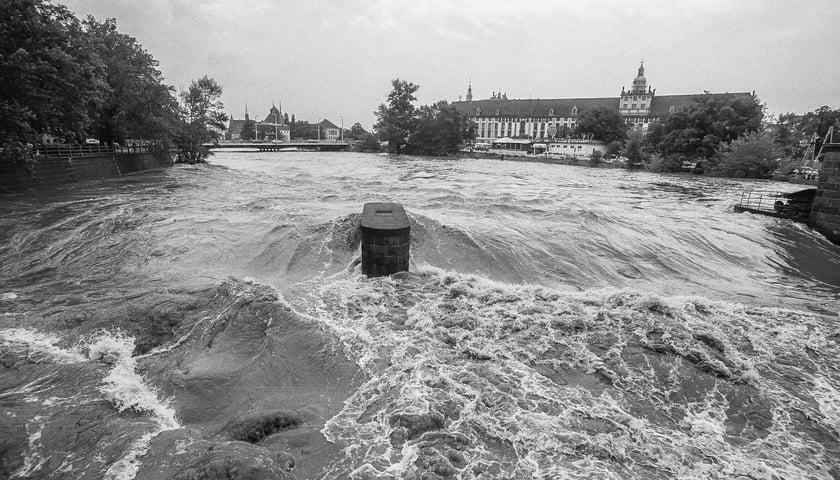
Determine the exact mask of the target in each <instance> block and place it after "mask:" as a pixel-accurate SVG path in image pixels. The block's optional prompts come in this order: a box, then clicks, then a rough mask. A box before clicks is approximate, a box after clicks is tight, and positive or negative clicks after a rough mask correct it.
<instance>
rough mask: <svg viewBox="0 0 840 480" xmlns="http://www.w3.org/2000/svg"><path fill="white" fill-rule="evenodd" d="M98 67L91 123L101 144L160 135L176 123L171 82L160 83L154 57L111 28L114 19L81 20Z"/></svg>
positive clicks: (175, 107)
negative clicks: (99, 90) (98, 92)
mask: <svg viewBox="0 0 840 480" xmlns="http://www.w3.org/2000/svg"><path fill="white" fill-rule="evenodd" d="M84 26H85V28H86V30H87V32H88V34H89V37H90V41H91V44H92V47H93V49H94V51H95V53H96V55H97V57H98V59H99V61H100V65H101V67H102V70H103V80H104V87H105V88H104V89H103V95H102V101H101V103H100V104H99V105H98V106H97V108H96V115H95V117H94V118H95V120H94V124H93V128H92V132H93V133H94V135H95V136H96V137H97V138H98V139H99V140H101V141H103V142H105V143H113V142H124V141H125V139H126V138H155V139H160V138H161V137H163V136H167V135H168V134H169V132H171V130H172V128H173V126H174V125H175V123H176V122H177V112H178V110H177V102H176V100H175V96H174V90H173V88H172V87H170V86H168V85H164V84H163V74H161V72H160V71H159V70H158V69H157V66H158V62H157V60H155V59H154V58H153V57H152V56H151V55H150V54H149V53H148V52H147V51H146V50H144V49H143V47H142V46H141V45H140V44H139V43H137V41H136V40H135V39H134V38H133V37H130V36H128V35H126V34H123V33H120V32H119V31H117V24H116V21H115V20H114V19H112V18H111V19H107V20H105V21H104V22H98V21H96V19H94V18H93V17H88V18H87V20H85V21H84Z"/></svg>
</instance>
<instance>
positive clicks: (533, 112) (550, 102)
mask: <svg viewBox="0 0 840 480" xmlns="http://www.w3.org/2000/svg"><path fill="white" fill-rule="evenodd" d="M703 95H704V94H689V95H654V97H653V100H652V101H651V108H650V116H651V117H663V116H665V115H667V114H668V113H670V111H671V107H674V110H678V109H680V108H684V107H686V106H688V105H690V104H691V103H692V102H693V101H694V100H695V99H697V98H698V97H701V96H703ZM711 95H715V96H724V95H734V96H738V97H752V94H750V93H746V92H738V93H713V94H711ZM620 100H621V99H620V98H619V97H611V98H557V99H540V98H538V99H528V100H516V99H514V100H507V99H496V98H491V99H485V100H473V101H471V102H452V106H454V107H455V108H456V109H458V111H459V112H461V113H463V114H464V115H467V116H469V117H474V116H482V117H494V116H497V115H498V116H509V117H550V116H554V117H571V116H573V115H572V110H573V109H574V108H575V107H577V115H581V114H582V113H584V112H586V111H589V110H593V109H595V108H609V109H611V110H615V111H618V109H619V103H620ZM478 109H481V114H480V115H479V114H477V113H476V112H477V111H478ZM552 110H553V114H552V113H551V112H552ZM497 111H498V112H499V113H498V114H497V113H496V112H497Z"/></svg>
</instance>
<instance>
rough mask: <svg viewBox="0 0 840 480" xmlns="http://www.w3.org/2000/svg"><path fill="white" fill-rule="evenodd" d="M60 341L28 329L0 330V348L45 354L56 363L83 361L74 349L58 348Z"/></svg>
mask: <svg viewBox="0 0 840 480" xmlns="http://www.w3.org/2000/svg"><path fill="white" fill-rule="evenodd" d="M61 341H62V339H61V338H60V337H58V336H57V335H52V334H49V333H44V332H39V331H37V330H33V329H29V328H7V329H3V330H0V346H2V347H4V348H24V349H26V350H27V351H28V352H30V355H31V354H33V353H37V354H45V355H48V356H50V357H51V358H53V359H54V360H55V361H56V362H58V363H76V362H81V361H84V360H85V357H84V355H82V354H81V353H80V352H79V351H78V350H77V349H75V348H63V347H59V346H58V345H57V344H59V343H60V342H61Z"/></svg>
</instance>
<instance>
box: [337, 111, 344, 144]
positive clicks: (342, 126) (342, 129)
mask: <svg viewBox="0 0 840 480" xmlns="http://www.w3.org/2000/svg"><path fill="white" fill-rule="evenodd" d="M338 118H340V119H341V143H344V117H342V116H341V115H339V116H338Z"/></svg>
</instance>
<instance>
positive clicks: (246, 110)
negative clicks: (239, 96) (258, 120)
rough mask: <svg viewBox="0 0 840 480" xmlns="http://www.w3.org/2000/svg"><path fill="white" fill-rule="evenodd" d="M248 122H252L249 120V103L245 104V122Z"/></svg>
mask: <svg viewBox="0 0 840 480" xmlns="http://www.w3.org/2000/svg"><path fill="white" fill-rule="evenodd" d="M248 120H250V118H248V102H245V121H246V122H247V121H248Z"/></svg>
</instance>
